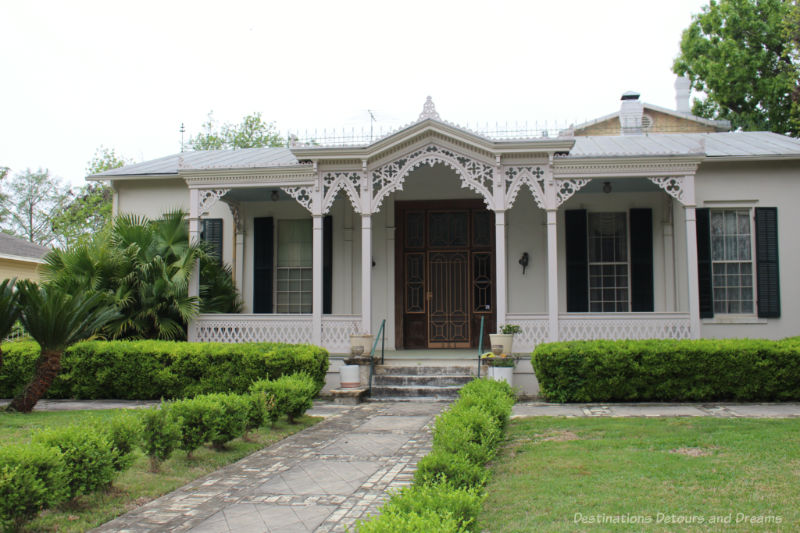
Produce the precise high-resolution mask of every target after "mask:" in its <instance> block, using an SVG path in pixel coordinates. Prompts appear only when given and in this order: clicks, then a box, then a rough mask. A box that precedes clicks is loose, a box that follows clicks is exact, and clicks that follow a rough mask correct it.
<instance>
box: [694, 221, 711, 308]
mask: <svg viewBox="0 0 800 533" xmlns="http://www.w3.org/2000/svg"><path fill="white" fill-rule="evenodd" d="M695 213H696V218H697V282H698V288H699V291H700V294H699V296H700V318H713V317H714V290H713V288H712V285H711V220H710V216H709V212H708V209H695Z"/></svg>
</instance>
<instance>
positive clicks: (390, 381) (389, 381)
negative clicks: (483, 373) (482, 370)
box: [372, 374, 473, 387]
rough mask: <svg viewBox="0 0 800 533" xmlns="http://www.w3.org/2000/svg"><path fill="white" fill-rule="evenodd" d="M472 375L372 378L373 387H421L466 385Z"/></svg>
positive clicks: (384, 375)
mask: <svg viewBox="0 0 800 533" xmlns="http://www.w3.org/2000/svg"><path fill="white" fill-rule="evenodd" d="M472 379H473V376H471V375H463V374H458V375H435V376H419V375H402V374H377V375H375V376H373V377H372V386H373V387H376V386H378V387H381V386H390V387H402V386H412V387H413V386H419V385H438V386H442V385H462V386H463V385H466V384H467V383H469V382H470V381H472Z"/></svg>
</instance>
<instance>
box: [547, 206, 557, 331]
mask: <svg viewBox="0 0 800 533" xmlns="http://www.w3.org/2000/svg"><path fill="white" fill-rule="evenodd" d="M557 214H558V211H557V210H556V209H548V210H547V315H548V324H549V329H550V335H549V340H550V342H556V341H557V340H558V231H557V230H558V226H557V225H556V220H557V216H556V215H557Z"/></svg>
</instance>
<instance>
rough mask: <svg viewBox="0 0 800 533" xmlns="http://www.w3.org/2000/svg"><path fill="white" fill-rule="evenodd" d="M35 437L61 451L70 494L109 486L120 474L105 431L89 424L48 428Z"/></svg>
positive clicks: (43, 443) (74, 494)
mask: <svg viewBox="0 0 800 533" xmlns="http://www.w3.org/2000/svg"><path fill="white" fill-rule="evenodd" d="M32 440H33V442H34V443H35V444H41V445H44V446H47V447H50V448H57V449H58V450H59V451H60V452H61V454H62V457H63V459H64V472H65V474H66V478H67V487H68V489H69V497H70V498H74V497H75V496H78V495H80V494H88V493H90V492H93V491H95V490H97V489H99V488H102V487H106V486H108V485H110V484H111V481H112V480H113V479H114V476H115V475H116V470H115V469H114V465H115V459H116V457H117V454H116V453H115V452H114V450H113V449H112V445H111V443H110V442H109V441H108V438H107V437H106V436H105V434H104V433H102V432H100V431H98V430H97V429H95V428H93V427H91V426H89V425H75V426H67V427H62V428H53V429H44V430H42V431H39V432H38V433H35V434H34V435H33V439H32Z"/></svg>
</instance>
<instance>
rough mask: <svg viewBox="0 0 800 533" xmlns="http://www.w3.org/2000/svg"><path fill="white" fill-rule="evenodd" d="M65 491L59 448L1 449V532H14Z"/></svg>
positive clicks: (59, 499) (27, 446) (23, 446)
mask: <svg viewBox="0 0 800 533" xmlns="http://www.w3.org/2000/svg"><path fill="white" fill-rule="evenodd" d="M68 494H69V491H68V489H67V476H66V471H65V465H64V458H63V457H62V454H61V452H60V451H58V450H57V449H54V448H50V447H47V446H43V445H41V444H15V445H10V446H4V447H2V448H0V531H16V530H17V529H18V528H20V527H21V526H22V524H23V523H24V522H25V521H27V520H30V519H31V518H33V517H35V516H36V515H37V513H38V512H39V511H40V510H41V509H43V508H46V507H51V506H53V505H57V504H59V503H61V502H62V501H64V500H65V499H66V498H67V497H68Z"/></svg>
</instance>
